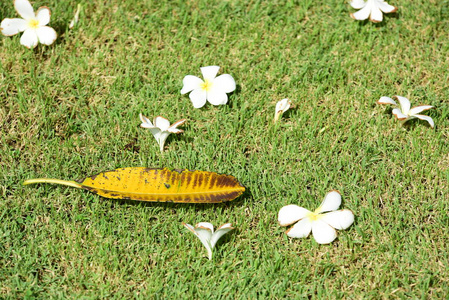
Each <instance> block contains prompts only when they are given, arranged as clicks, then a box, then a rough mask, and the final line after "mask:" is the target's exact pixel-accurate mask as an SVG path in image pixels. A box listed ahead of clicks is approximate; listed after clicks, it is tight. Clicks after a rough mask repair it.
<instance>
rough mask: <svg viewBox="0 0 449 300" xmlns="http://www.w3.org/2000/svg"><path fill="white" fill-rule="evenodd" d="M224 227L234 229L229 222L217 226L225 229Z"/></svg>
mask: <svg viewBox="0 0 449 300" xmlns="http://www.w3.org/2000/svg"><path fill="white" fill-rule="evenodd" d="M226 228H230V229H234V227H232V224H231V223H226V224H223V225H221V226H220V227H218V228H217V230H220V229H226Z"/></svg>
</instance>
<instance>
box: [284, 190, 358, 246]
mask: <svg viewBox="0 0 449 300" xmlns="http://www.w3.org/2000/svg"><path fill="white" fill-rule="evenodd" d="M340 204H341V195H340V193H339V192H337V191H330V192H329V193H327V195H326V197H325V198H324V200H323V202H322V203H321V205H320V207H318V208H317V209H316V210H315V211H314V212H311V211H309V210H307V209H305V208H303V207H299V206H298V205H293V204H291V205H287V206H284V207H282V208H281V210H280V211H279V216H278V221H279V225H281V226H288V225H291V224H293V223H296V222H297V223H296V224H295V225H293V227H292V228H290V229H289V230H287V231H286V234H287V235H288V236H289V237H292V238H303V237H307V236H309V234H310V232H311V231H312V234H313V237H314V238H315V240H316V241H317V243H319V244H329V243H331V242H332V241H333V240H335V238H336V237H337V232H336V231H335V229H346V228H348V227H349V226H351V224H352V223H353V222H354V214H353V213H352V211H350V210H348V209H343V210H338V211H337V209H338V208H339V207H340ZM325 212H328V213H326V214H324V213H325Z"/></svg>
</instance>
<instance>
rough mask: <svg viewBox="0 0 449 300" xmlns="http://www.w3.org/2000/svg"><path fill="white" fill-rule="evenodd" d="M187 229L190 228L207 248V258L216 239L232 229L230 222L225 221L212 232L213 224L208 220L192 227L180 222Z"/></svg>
mask: <svg viewBox="0 0 449 300" xmlns="http://www.w3.org/2000/svg"><path fill="white" fill-rule="evenodd" d="M182 225H184V226H185V227H186V228H187V229H188V230H190V231H191V232H192V233H193V234H194V235H196V236H197V237H198V238H199V239H200V241H201V243H202V244H203V245H204V247H206V249H207V256H208V258H209V259H212V250H213V249H214V247H215V244H216V243H217V242H218V240H219V239H220V238H221V237H222V236H223V235H225V234H226V233H228V232H229V231H231V230H232V229H234V227H232V224H231V223H226V224H223V225H221V226H220V227H218V228H217V230H216V231H215V232H214V225H212V224H211V223H208V222H200V223H198V224H196V225H195V227H193V226H192V225H190V224H186V223H182Z"/></svg>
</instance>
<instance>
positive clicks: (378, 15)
mask: <svg viewBox="0 0 449 300" xmlns="http://www.w3.org/2000/svg"><path fill="white" fill-rule="evenodd" d="M349 4H350V5H351V6H352V7H353V8H355V9H360V10H359V11H358V12H356V13H353V14H351V17H352V18H354V19H356V20H366V19H368V18H369V19H370V21H372V22H375V23H377V22H382V19H383V15H382V12H384V13H386V14H387V13H393V12H395V11H397V10H398V9H397V7H394V6H393V5H390V4H388V3H387V2H385V1H384V0H367V1H365V0H352V1H351V2H350V3H349Z"/></svg>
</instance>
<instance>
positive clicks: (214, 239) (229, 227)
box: [210, 223, 234, 249]
mask: <svg viewBox="0 0 449 300" xmlns="http://www.w3.org/2000/svg"><path fill="white" fill-rule="evenodd" d="M232 229H234V228H233V227H232V224H231V223H227V224H224V225H222V226H220V227H219V228H218V229H217V231H215V232H214V234H213V235H212V238H211V240H210V245H211V247H212V249H213V248H214V247H215V244H216V243H217V242H218V240H219V239H220V238H221V237H222V236H223V235H225V234H226V233H228V232H229V231H231V230H232Z"/></svg>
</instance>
